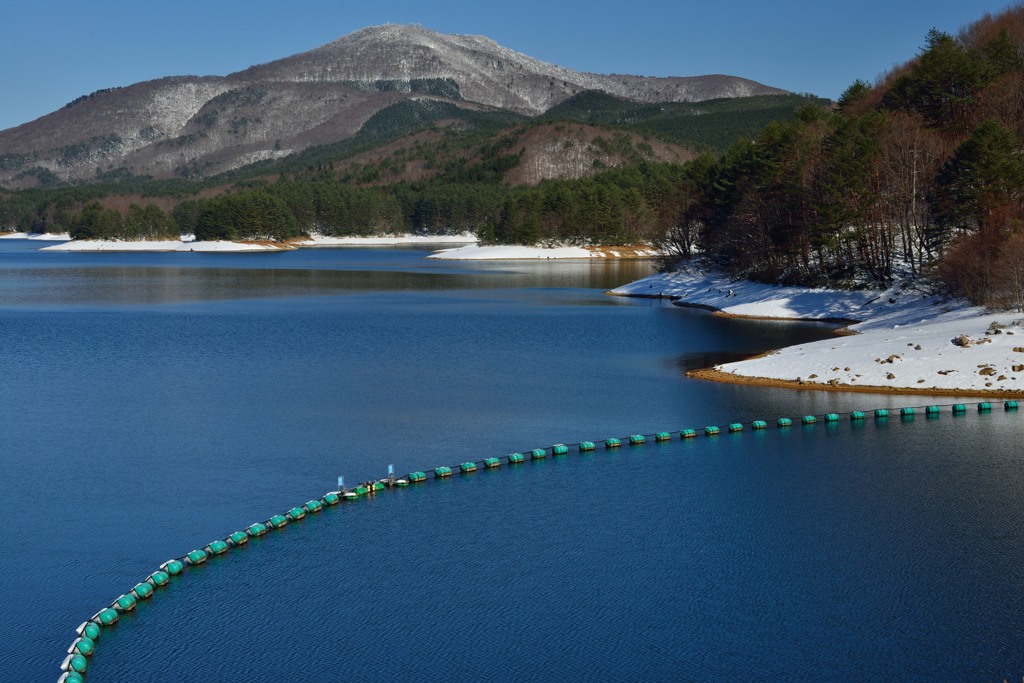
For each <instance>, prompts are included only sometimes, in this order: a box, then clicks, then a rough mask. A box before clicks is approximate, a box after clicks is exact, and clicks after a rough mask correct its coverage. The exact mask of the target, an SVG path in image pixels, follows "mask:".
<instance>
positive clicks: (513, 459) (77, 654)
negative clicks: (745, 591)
mask: <svg viewBox="0 0 1024 683" xmlns="http://www.w3.org/2000/svg"><path fill="white" fill-rule="evenodd" d="M967 406H968V404H965V403H954V404H943V405H929V406H907V407H904V408H900V409H899V412H898V414H899V416H900V419H902V420H908V421H909V420H913V419H914V417H915V415H918V414H923V415H924V416H925V417H926V418H937V417H939V416H940V415H941V413H942V410H943V408H948V409H950V411H951V413H952V414H953V415H964V414H965V413H966V412H967ZM975 407H976V409H977V411H978V412H979V413H990V412H991V411H992V403H990V402H987V401H984V402H981V403H978V404H976V405H975ZM1003 409H1004V410H1005V411H1016V410H1017V409H1018V404H1017V401H1005V402H1004V403H1003ZM919 411H920V412H919ZM894 414H896V413H895V412H894ZM840 415H846V416H847V417H848V419H849V420H850V421H851V422H864V421H866V420H868V418H869V417H871V418H873V419H874V420H875V421H876V422H884V421H886V420H888V418H889V415H890V413H889V409H887V408H877V409H875V410H874V411H871V412H865V411H860V410H854V411H850V412H848V413H827V414H825V415H804V416H802V417H800V418H799V422H800V424H803V425H805V426H808V427H810V426H813V425H815V424H817V423H818V422H824V423H826V424H835V423H837V422H839V420H840ZM768 424H769V423H768V422H767V421H765V420H754V421H752V422H751V423H750V429H751V430H755V431H757V430H764V429H767V428H768ZM793 424H794V420H793V418H788V417H780V418H778V419H777V420H776V421H775V426H776V428H778V429H789V428H792V426H793ZM745 428H746V425H745V424H744V423H742V422H733V423H730V424H729V425H728V426H727V427H726V429H727V431H728V432H729V433H730V434H735V433H738V432H742V431H744V429H745ZM721 433H722V430H721V428H720V427H719V426H718V425H707V426H706V427H704V428H703V429H702V430H698V429H696V428H683V429H680V430H678V431H674V432H673V431H668V432H657V433H655V434H632V435H630V436H629V437H628V438H626V439H625V442H626V443H628V444H630V445H631V446H642V445H644V444H646V443H647V441H648V437H650V438H651V439H652V440H653V441H655V442H656V443H663V442H666V441H670V440H672V439H673V438H675V436H673V435H676V436H678V438H680V439H684V440H685V439H694V438H697V436H698V435H700V434H703V435H704V436H705V437H708V438H711V437H717V436H719V435H720V434H721ZM622 444H623V440H621V439H618V438H614V437H612V438H608V439H605V441H604V447H605V449H606V450H611V449H616V448H620V447H621V446H622ZM570 447H574V448H575V449H576V451H577V452H579V453H592V452H594V451H595V450H596V449H597V444H596V443H595V442H594V441H581V442H579V443H577V444H562V443H559V444H555V445H553V446H549V447H547V448H534V449H532V450H530V451H528V453H529V457H530V459H531V460H541V459H544V458H546V457H548V456H549V455H551V456H555V457H557V456H564V455H567V454H568V453H569V450H570ZM525 461H526V456H525V455H524V454H523V453H510V454H509V455H505V456H501V457H491V458H486V459H485V460H479V461H469V462H464V463H462V464H460V465H458V466H457V467H455V468H452V467H449V466H446V465H442V466H440V467H437V468H435V469H434V470H432V471H431V472H430V474H429V475H428V474H427V473H426V472H423V471H417V472H410V473H409V474H408V475H406V477H404V478H396V477H395V474H394V466H389V467H388V477H387V478H386V479H380V480H378V481H368V482H364V483H361V484H359V485H358V486H356V487H355V488H352V489H348V488H345V486H344V479H343V478H342V477H339V478H338V490H336V491H328V492H327V493H325V494H324V495H323V496H321V497H320V498H314V499H312V500H310V501H308V502H306V503H305V504H304V505H300V506H298V507H293V508H291V509H290V510H288V511H287V512H286V513H284V514H278V515H274V516H273V517H270V518H269V519H267V520H266V521H263V522H255V523H253V524H250V525H249V526H248V527H246V528H245V530H244V531H236V532H234V533H232V534H230V535H229V536H227V537H226V538H224V539H218V540H215V541H211V542H210V543H209V544H208V545H206V546H203V547H202V548H197V549H195V550H191V551H189V552H188V553H185V555H183V556H182V557H180V558H175V559H171V560H168V561H167V562H164V563H163V564H161V565H160V567H159V568H158V569H157V570H156V571H154V572H153V573H152V574H150V575H149V576H148V577H146V579H145V580H144V581H142V582H140V583H138V584H136V585H135V587H134V588H132V589H131V590H130V591H128V592H127V593H125V594H124V595H121V596H118V597H117V598H116V599H115V600H114V601H113V602H112V603H111V604H110V605H109V606H108V607H104V608H103V609H101V610H100V611H99V612H96V614H94V615H92V616H91V617H89V619H87V620H86V621H84V622H82V624H81V625H80V626H79V627H78V628H77V629H75V633H76V636H77V637H76V638H75V640H74V641H73V642H72V643H71V646H70V647H69V648H68V654H67V656H66V657H65V658H64V661H63V662H62V663H61V665H60V668H61V672H62V673H61V674H60V677H59V678H58V679H57V681H58V683H82V682H83V681H84V680H85V679H84V676H85V673H86V670H87V669H88V668H89V659H88V658H89V657H91V656H92V654H93V652H95V650H96V642H97V640H98V639H99V638H100V636H101V635H102V633H103V631H104V630H106V629H109V628H111V627H113V626H114V624H116V623H117V620H118V619H119V618H120V616H121V615H122V614H124V613H126V612H131V611H132V610H134V609H135V607H136V605H137V604H138V602H139V601H140V600H149V599H151V598H153V596H155V595H158V594H159V591H160V590H161V589H163V588H166V587H168V586H170V585H171V584H172V583H174V582H175V581H177V580H178V579H180V578H181V577H183V576H184V575H185V573H186V570H188V569H189V568H191V567H197V566H199V565H201V564H203V563H204V562H206V561H207V560H208V559H209V558H210V557H212V556H214V555H222V554H224V553H226V552H227V551H229V550H231V549H232V548H237V547H239V546H242V545H245V544H246V543H248V542H249V539H251V538H259V537H260V536H263V535H264V534H267V533H269V532H271V531H274V530H276V529H280V528H282V527H284V526H287V525H288V524H290V523H293V522H298V521H299V520H301V519H303V518H304V517H306V515H313V514H316V513H318V512H320V511H321V510H323V509H324V508H325V507H328V506H333V505H338V504H339V503H341V502H352V503H354V502H357V501H359V500H361V499H363V498H365V497H370V496H373V495H374V494H376V493H377V492H379V491H385V490H389V489H394V488H405V487H408V486H410V485H411V484H420V483H423V482H425V481H427V479H445V478H448V477H451V476H452V474H453V472H454V471H455V470H458V471H459V472H460V473H461V474H471V473H473V472H476V471H477V469H478V466H479V467H482V468H483V469H496V468H499V467H501V465H503V464H509V465H517V464H521V463H524V462H525Z"/></svg>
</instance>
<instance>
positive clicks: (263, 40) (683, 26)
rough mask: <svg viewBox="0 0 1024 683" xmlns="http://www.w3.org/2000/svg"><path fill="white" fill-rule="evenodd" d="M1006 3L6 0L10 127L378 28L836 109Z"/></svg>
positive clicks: (1, 59) (5, 114) (2, 48)
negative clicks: (111, 91) (99, 94)
mask: <svg viewBox="0 0 1024 683" xmlns="http://www.w3.org/2000/svg"><path fill="white" fill-rule="evenodd" d="M1010 4H1011V3H1009V2H1008V1H1007V0H930V1H929V0H888V1H886V2H882V1H879V0H861V1H859V2H844V3H831V2H829V1H828V0H824V1H822V0H816V1H813V2H812V1H809V0H776V2H765V1H764V0H761V1H758V2H752V1H740V0H703V1H701V2H691V1H689V0H662V1H661V2H658V1H653V0H632V1H631V2H616V3H610V4H605V3H598V2H593V0H590V1H588V2H579V1H578V0H570V1H567V2H552V1H551V0H547V1H545V2H538V1H537V0H512V1H511V2H481V1H480V0H475V1H474V2H462V1H459V2H454V1H452V2H446V1H444V0H435V1H434V2H423V1H422V0H420V1H418V2H413V1H411V0H408V1H405V0H370V1H368V2H339V1H338V0H332V1H330V2H327V1H323V0H311V1H308V2H303V1H301V0H295V1H293V2H281V1H280V0H277V1H275V2H270V1H268V0H246V1H244V2H232V3H221V2H217V1H216V0H207V1H206V2H196V1H195V0H178V2H155V3H149V2H139V1H138V0H133V1H132V2H127V1H124V0H95V1H93V2H83V1H82V0H36V1H35V2H18V1H17V0H15V1H13V2H10V3H7V4H6V5H5V7H4V10H3V17H2V25H3V31H2V32H0V88H2V90H0V92H2V93H3V96H2V98H0V129H4V128H9V127H11V126H16V125H18V124H21V123H25V122H27V121H30V120H32V119H35V118H37V117H39V116H42V115H43V114H46V113H48V112H50V111H53V110H55V109H58V108H60V107H61V106H63V105H64V104H66V103H67V102H69V101H70V100H73V99H74V98H76V97H78V96H80V95H85V94H88V93H90V92H93V91H94V90H97V89H99V88H107V87H112V86H121V85H129V84H131V83H135V82H138V81H142V80H148V79H152V78H159V77H162V76H174V75H185V74H196V75H224V74H227V73H230V72H232V71H237V70H240V69H244V68H245V67H247V66H250V65H252V64H259V63H262V62H267V61H271V60H273V59H277V58H280V57H286V56H288V55H291V54H295V53H297V52H302V51H304V50H309V49H312V48H314V47H317V46H319V45H322V44H323V43H326V42H329V41H331V40H334V39H335V38H338V37H340V36H342V35H345V34H346V33H350V32H352V31H354V30H357V29H360V28H363V27H365V26H371V25H375V24H382V23H389V22H390V23H418V24H422V25H424V26H426V27H428V28H432V29H435V30H438V31H442V32H445V33H476V34H483V35H486V36H488V37H490V38H493V39H494V40H496V41H497V42H499V43H501V44H503V45H505V46H507V47H510V48H512V49H514V50H518V51H520V52H525V53H526V54H528V55H530V56H532V57H536V58H538V59H542V60H545V61H549V62H554V63H556V64H559V65H561V66H566V67H570V68H573V69H577V70H580V71H594V72H599V73H634V74H641V75H649V76H696V75H701V74H710V73H723V74H730V75H735V76H743V77H745V78H751V79H754V80H756V81H760V82H762V83H765V84H768V85H773V86H777V87H780V88H785V89H787V90H793V91H797V92H811V93H814V94H816V95H822V96H826V97H832V98H835V97H837V96H838V95H839V93H841V92H842V91H843V89H845V87H846V86H847V85H849V84H850V83H851V82H852V81H853V80H854V79H856V78H863V79H865V80H868V81H871V80H873V79H874V78H875V77H876V76H878V75H879V74H881V73H882V72H884V71H885V70H887V69H888V68H889V67H890V66H892V65H893V64H894V63H898V62H902V61H906V60H907V59H909V58H911V57H912V56H913V55H914V54H915V52H916V51H917V49H918V48H919V47H920V46H921V45H922V43H923V42H924V36H925V34H926V33H927V32H928V30H929V29H930V28H932V27H936V28H939V29H941V30H944V31H949V32H956V31H957V30H958V29H959V28H961V27H962V26H964V25H965V24H968V23H970V22H971V21H973V20H975V19H978V18H980V17H981V16H982V15H983V14H984V13H985V12H993V13H995V12H999V11H1001V10H1003V9H1005V8H1006V7H1007V6H1009V5H1010Z"/></svg>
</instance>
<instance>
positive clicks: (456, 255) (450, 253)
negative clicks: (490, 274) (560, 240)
mask: <svg viewBox="0 0 1024 683" xmlns="http://www.w3.org/2000/svg"><path fill="white" fill-rule="evenodd" d="M657 255H658V251H657V250H656V249H651V248H637V247H523V246H516V245H497V246H470V247H459V248H458V249H442V250H441V251H439V252H437V253H436V254H431V255H430V256H428V257H427V258H432V259H452V260H466V261H504V260H523V259H590V258H649V257H652V256H657Z"/></svg>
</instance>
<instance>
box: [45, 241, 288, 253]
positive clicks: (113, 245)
mask: <svg viewBox="0 0 1024 683" xmlns="http://www.w3.org/2000/svg"><path fill="white" fill-rule="evenodd" d="M288 248H289V247H287V246H285V245H275V244H273V243H260V242H219V241H217V242H183V241H181V240H140V241H117V240H72V241H70V242H64V243H63V244H54V245H52V246H49V247H43V248H42V249H41V250H40V251H164V252H166V251H206V252H209V251H222V252H241V251H283V250H286V249H288Z"/></svg>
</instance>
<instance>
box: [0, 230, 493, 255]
mask: <svg viewBox="0 0 1024 683" xmlns="http://www.w3.org/2000/svg"><path fill="white" fill-rule="evenodd" d="M0 239H28V240H38V241H57V242H61V243H60V244H54V245H51V246H47V247H43V248H42V249H41V251H66V252H85V253H88V252H249V253H253V252H264V253H267V252H281V251H292V250H294V249H302V248H318V247H327V248H330V247H382V246H402V245H433V246H444V245H463V244H474V243H476V241H477V238H476V236H475V235H472V234H470V233H464V234H461V235H412V234H407V235H382V236H375V237H355V236H352V237H329V236H323V235H315V236H313V237H308V238H302V239H296V240H289V241H286V242H272V241H257V240H240V241H237V242H230V241H226V240H218V241H197V240H194V239H179V240H72V239H71V236H70V235H67V234H63V235H49V234H46V233H40V234H27V233H8V234H6V235H0Z"/></svg>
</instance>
